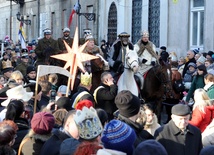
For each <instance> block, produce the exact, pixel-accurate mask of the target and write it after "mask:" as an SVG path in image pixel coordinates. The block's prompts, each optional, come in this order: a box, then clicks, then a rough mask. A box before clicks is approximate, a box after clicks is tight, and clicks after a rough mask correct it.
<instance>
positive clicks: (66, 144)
mask: <svg viewBox="0 0 214 155" xmlns="http://www.w3.org/2000/svg"><path fill="white" fill-rule="evenodd" d="M79 144H80V142H79V141H78V140H76V139H74V138H67V139H65V140H64V141H63V142H62V144H61V146H60V155H73V153H74V152H75V151H76V148H77V147H78V146H79Z"/></svg>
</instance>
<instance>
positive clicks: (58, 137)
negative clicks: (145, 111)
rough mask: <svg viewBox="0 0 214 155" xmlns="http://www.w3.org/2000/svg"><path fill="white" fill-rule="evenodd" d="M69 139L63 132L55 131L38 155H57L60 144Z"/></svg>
mask: <svg viewBox="0 0 214 155" xmlns="http://www.w3.org/2000/svg"><path fill="white" fill-rule="evenodd" d="M67 138H70V137H69V136H68V135H67V134H66V133H65V132H62V131H60V130H55V131H54V132H53V135H52V136H51V138H49V139H48V140H47V141H46V142H45V144H44V145H43V147H42V149H41V152H40V155H47V154H50V155H59V151H60V146H61V143H62V142H63V141H64V140H65V139H67Z"/></svg>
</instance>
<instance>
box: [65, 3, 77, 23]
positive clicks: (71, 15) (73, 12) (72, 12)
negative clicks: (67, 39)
mask: <svg viewBox="0 0 214 155" xmlns="http://www.w3.org/2000/svg"><path fill="white" fill-rule="evenodd" d="M78 9H79V4H78V2H77V3H76V4H75V5H74V8H73V10H72V11H71V14H70V17H69V21H68V27H70V26H71V23H72V19H73V16H74V14H75V13H76V11H77V10H78Z"/></svg>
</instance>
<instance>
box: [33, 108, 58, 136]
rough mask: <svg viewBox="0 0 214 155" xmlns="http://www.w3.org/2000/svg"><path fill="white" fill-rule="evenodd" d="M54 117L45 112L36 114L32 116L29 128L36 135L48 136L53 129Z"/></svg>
mask: <svg viewBox="0 0 214 155" xmlns="http://www.w3.org/2000/svg"><path fill="white" fill-rule="evenodd" d="M54 124H55V119H54V116H53V115H52V114H50V113H47V112H38V113H36V114H34V115H33V118H32V120H31V128H32V129H33V131H34V132H35V133H37V134H41V135H45V134H49V133H50V132H51V130H52V128H53V127H54Z"/></svg>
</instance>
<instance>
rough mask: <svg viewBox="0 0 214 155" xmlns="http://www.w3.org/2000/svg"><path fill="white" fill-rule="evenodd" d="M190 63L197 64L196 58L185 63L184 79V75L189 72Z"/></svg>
mask: <svg viewBox="0 0 214 155" xmlns="http://www.w3.org/2000/svg"><path fill="white" fill-rule="evenodd" d="M190 62H193V63H195V64H196V60H195V58H192V59H190V60H189V61H188V62H186V63H185V66H184V70H183V75H182V76H183V77H184V75H185V74H186V72H187V70H188V68H189V67H188V65H189V63H190Z"/></svg>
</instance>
